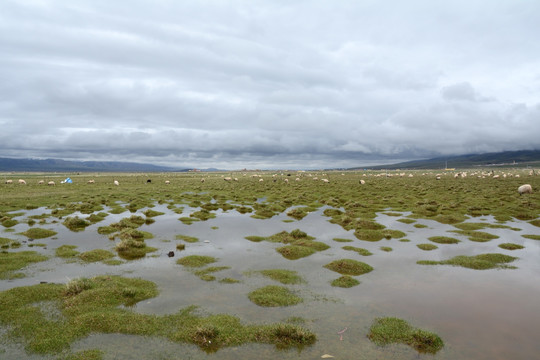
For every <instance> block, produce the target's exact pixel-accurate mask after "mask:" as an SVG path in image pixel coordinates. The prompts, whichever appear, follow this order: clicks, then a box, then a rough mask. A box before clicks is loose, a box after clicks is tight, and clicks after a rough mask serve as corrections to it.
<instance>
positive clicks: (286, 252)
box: [249, 229, 330, 260]
mask: <svg viewBox="0 0 540 360" xmlns="http://www.w3.org/2000/svg"><path fill="white" fill-rule="evenodd" d="M259 239H260V238H259V237H249V240H251V241H259ZM313 239H314V237H312V236H309V235H308V234H306V233H305V232H303V231H301V230H300V229H295V230H293V231H291V232H290V233H288V232H287V231H282V232H280V233H277V234H274V235H272V236H270V237H268V238H264V240H268V241H272V242H279V243H283V244H287V245H286V246H282V247H279V248H277V249H276V251H277V252H279V253H280V254H281V255H282V256H283V257H284V258H286V259H289V260H297V259H300V258H303V257H306V256H309V255H312V254H314V253H315V252H317V251H323V250H326V249H328V248H330V246H328V245H327V244H325V243H322V242H319V241H313Z"/></svg>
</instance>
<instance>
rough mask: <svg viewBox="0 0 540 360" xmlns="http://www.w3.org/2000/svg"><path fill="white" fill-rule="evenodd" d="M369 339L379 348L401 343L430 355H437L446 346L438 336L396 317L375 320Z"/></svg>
mask: <svg viewBox="0 0 540 360" xmlns="http://www.w3.org/2000/svg"><path fill="white" fill-rule="evenodd" d="M368 338H369V339H370V340H371V341H373V342H374V343H375V344H377V345H379V346H384V345H388V344H391V343H400V344H405V345H409V346H411V347H412V348H414V349H415V350H416V351H418V352H420V353H428V354H435V353H437V352H438V351H439V350H441V349H442V348H443V346H444V343H443V341H442V340H441V338H440V337H439V336H438V335H437V334H434V333H432V332H429V331H426V330H422V329H416V328H413V327H412V326H411V325H409V324H408V323H407V322H406V321H405V320H402V319H398V318H394V317H386V318H378V319H375V321H374V323H373V325H371V328H370V329H369V334H368Z"/></svg>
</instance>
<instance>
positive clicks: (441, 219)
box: [0, 172, 540, 359]
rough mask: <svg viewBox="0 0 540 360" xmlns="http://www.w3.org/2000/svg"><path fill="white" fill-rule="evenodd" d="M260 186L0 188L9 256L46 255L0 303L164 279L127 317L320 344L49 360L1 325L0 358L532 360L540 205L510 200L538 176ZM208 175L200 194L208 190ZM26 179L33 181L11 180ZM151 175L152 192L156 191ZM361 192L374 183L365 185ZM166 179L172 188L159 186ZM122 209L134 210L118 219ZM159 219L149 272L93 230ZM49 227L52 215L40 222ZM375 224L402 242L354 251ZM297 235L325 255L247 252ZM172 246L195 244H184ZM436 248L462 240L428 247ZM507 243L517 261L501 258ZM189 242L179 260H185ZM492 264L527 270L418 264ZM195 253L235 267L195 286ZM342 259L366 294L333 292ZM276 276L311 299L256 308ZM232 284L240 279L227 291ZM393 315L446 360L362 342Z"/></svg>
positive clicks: (278, 181) (267, 179) (90, 340)
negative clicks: (209, 318)
mask: <svg viewBox="0 0 540 360" xmlns="http://www.w3.org/2000/svg"><path fill="white" fill-rule="evenodd" d="M259 174H260V175H261V177H252V176H251V175H252V173H247V176H243V174H242V173H238V174H230V175H229V174H225V176H231V177H232V178H233V179H234V177H237V178H238V181H234V180H233V179H231V181H225V180H224V178H223V175H221V174H210V175H208V174H205V175H200V174H196V175H192V174H190V175H187V174H186V175H184V174H182V175H177V174H168V175H157V174H150V175H148V176H143V175H133V176H126V175H118V176H115V177H113V176H96V175H84V176H82V175H80V176H71V177H72V178H73V179H74V181H75V183H74V184H63V185H60V184H58V183H59V180H61V178H60V177H59V178H54V177H53V176H52V175H32V176H30V175H26V176H25V177H24V178H25V179H26V181H27V183H28V185H27V186H24V185H21V186H19V185H2V186H1V187H0V195H1V198H0V199H1V202H0V215H1V216H0V217H2V218H3V219H4V221H6V219H11V220H14V221H15V223H14V222H13V221H11V222H7V223H3V224H5V225H8V226H0V238H3V239H8V240H9V241H11V242H12V243H8V242H7V241H8V240H3V241H4V243H3V246H2V248H3V251H4V252H7V253H15V252H21V251H35V252H36V253H39V254H43V255H46V256H47V260H45V261H41V262H37V263H33V264H30V265H28V266H26V267H24V268H23V269H21V270H17V271H12V272H10V273H8V274H7V275H6V274H4V276H3V279H2V280H0V291H7V290H10V289H14V288H17V287H25V286H32V285H36V284H39V283H41V282H46V283H59V284H66V283H68V282H69V281H70V280H73V279H77V278H83V277H84V278H91V277H94V276H98V275H120V276H123V277H129V278H142V279H145V280H149V281H151V282H154V283H155V284H156V285H157V287H158V290H159V295H158V296H157V297H154V298H150V299H146V300H143V301H141V302H139V303H137V304H136V305H135V306H133V307H132V311H134V312H137V313H141V314H155V315H158V316H165V315H171V314H175V313H177V312H178V311H179V310H180V309H183V308H186V307H188V306H191V305H197V306H198V310H197V311H198V312H199V313H200V314H203V315H209V314H230V315H234V316H236V317H238V318H239V319H240V320H241V321H242V322H244V323H246V324H253V323H256V324H260V323H278V322H284V321H287V320H288V319H289V320H290V319H291V318H294V319H299V320H298V321H299V322H300V323H301V324H302V325H303V326H304V327H306V328H308V329H309V330H311V331H312V332H314V333H315V334H316V336H317V341H316V342H315V344H313V345H311V346H306V347H304V348H297V347H293V348H291V349H288V350H279V349H276V347H275V346H273V345H267V344H253V343H248V344H246V345H242V346H233V347H223V348H221V349H219V350H218V351H217V352H214V353H206V352H204V351H203V350H201V349H200V348H199V346H197V345H193V344H186V343H175V342H172V341H170V340H167V339H166V338H163V337H143V336H134V335H125V334H100V333H93V334H91V335H90V336H87V337H84V338H82V339H80V340H77V341H75V342H74V343H73V344H71V347H70V348H69V349H67V350H64V352H62V353H53V354H47V355H43V354H37V353H34V352H31V351H27V350H26V349H25V343H24V341H23V340H22V339H20V338H17V337H15V338H14V337H12V336H9V335H8V332H9V327H8V326H3V327H0V329H1V332H0V336H1V340H0V341H1V342H2V347H1V350H0V358H2V359H63V358H65V356H68V355H69V353H73V354H75V353H78V352H80V351H83V350H89V349H94V350H95V349H99V350H101V358H102V359H133V358H134V354H136V358H138V359H202V358H204V359H207V358H208V359H209V358H214V359H239V358H241V359H255V358H257V359H274V358H281V359H317V358H321V357H322V356H323V355H332V356H334V357H335V358H336V359H352V358H354V359H389V358H392V359H418V358H426V359H427V358H429V359H533V358H536V357H537V356H538V353H540V343H539V342H538V336H537V334H538V333H540V302H539V301H538V299H539V298H540V283H539V282H538V278H539V275H540V261H539V260H538V259H540V241H539V240H538V238H540V227H539V225H540V224H539V222H538V219H539V213H540V198H539V197H538V194H537V193H533V194H526V195H523V196H519V194H518V193H517V191H516V190H517V187H518V186H519V185H521V184H523V183H530V184H531V185H532V186H533V188H535V189H540V179H538V178H540V177H538V176H530V175H528V172H521V173H519V174H520V178H516V177H514V175H515V174H516V172H514V174H512V175H513V176H512V177H510V176H509V175H508V177H507V178H502V176H501V178H499V179H493V178H492V176H493V174H488V175H485V174H484V178H482V174H478V175H476V174H475V175H469V176H468V177H467V178H459V179H455V178H454V176H453V174H442V179H441V180H435V176H436V174H435V173H430V172H427V173H425V175H422V173H414V177H408V176H404V177H400V176H393V177H386V176H384V177H377V176H376V175H378V174H376V173H372V174H369V173H368V174H366V176H363V173H344V175H342V174H341V173H330V174H322V173H319V174H316V173H313V174H307V173H299V174H297V173H293V174H292V176H287V173H284V174H281V173H276V176H272V175H273V174H272V173H267V174H264V173H259ZM407 174H409V173H407ZM509 174H510V173H509ZM310 175H311V176H310ZM490 175H491V176H490ZM501 175H502V174H501ZM203 176H204V178H205V182H204V183H202V182H201V181H200V179H201V178H202V177H203ZM297 177H298V178H299V180H298V181H295V179H296V178H297ZM314 177H318V180H314V179H313V178H314ZM18 178H23V175H17V176H16V177H13V179H15V180H17V179H18ZM148 178H151V179H152V183H146V180H147V179H148ZM321 178H327V179H329V183H323V182H321V181H320V179H321ZM40 179H45V180H47V181H50V180H51V179H54V180H57V181H56V182H57V185H56V186H55V187H47V186H46V185H37V182H38V181H39V180H40ZM88 179H95V181H96V184H86V182H87V180H88ZM113 179H118V180H119V181H120V186H117V187H116V186H114V185H112V181H113ZM260 179H263V181H262V182H261V181H259V180H260ZM284 179H287V180H289V181H288V182H285V181H284ZM360 179H365V181H366V184H364V185H360V183H359V180H360ZM166 180H168V181H170V182H171V184H169V185H165V181H166ZM274 180H275V181H274ZM47 181H46V182H47ZM46 182H45V183H46ZM211 204H217V205H219V206H222V205H223V204H229V205H230V206H224V207H225V209H227V210H224V209H223V207H222V208H216V207H212V206H211ZM201 206H203V208H204V207H206V208H207V209H210V210H209V213H211V214H214V215H215V217H213V218H209V219H207V220H204V221H195V222H193V223H191V224H190V223H189V222H187V221H186V220H185V219H184V221H181V220H179V219H180V218H185V217H187V218H189V217H190V215H191V214H194V213H196V212H198V211H200V210H201ZM261 206H262V209H261ZM120 207H123V208H124V210H125V211H124V212H122V213H118V212H119V210H118V209H119V208H120ZM306 207H308V208H309V210H305V214H302V216H304V217H303V218H301V217H302V216H299V217H297V218H293V217H291V216H289V215H287V214H288V213H289V214H294V212H291V210H293V209H298V208H300V209H302V208H306ZM128 209H129V211H128ZM149 209H151V210H153V211H157V212H161V213H163V214H162V215H157V216H154V217H152V219H154V220H155V221H154V222H153V223H148V224H143V225H141V226H140V227H139V228H138V230H141V231H145V232H149V233H151V234H152V235H153V238H151V239H147V240H146V241H145V244H146V245H147V246H148V247H152V248H156V249H157V250H156V251H154V252H150V253H147V254H146V256H144V257H142V258H140V259H135V260H125V259H123V258H121V257H120V256H118V254H117V252H116V246H117V244H118V243H119V241H120V240H119V239H118V238H115V239H113V240H111V239H110V235H105V234H99V233H98V229H99V228H100V227H104V226H108V225H111V224H114V223H118V222H119V221H121V220H122V219H125V218H129V217H131V216H133V215H136V216H141V217H142V218H147V217H146V215H145V213H146V212H147V210H149ZM269 209H270V214H269V213H268V210H269ZM257 210H258V212H257ZM262 210H267V212H264V211H262ZM246 211H251V212H246ZM336 211H338V212H336ZM53 213H54V214H53ZM98 213H106V214H108V215H107V216H106V217H104V219H103V220H101V221H99V222H97V223H95V224H92V225H89V226H87V227H86V228H85V229H84V230H82V231H71V230H69V229H68V228H67V227H66V226H65V225H64V224H63V222H64V221H65V219H66V218H67V217H75V216H78V217H80V218H87V217H89V216H90V215H91V214H98ZM43 214H45V215H46V216H40V215H43ZM256 214H258V216H257V215H256ZM256 217H258V218H256ZM191 218H193V216H191ZM299 218H301V219H299ZM31 219H32V220H33V221H30V224H29V220H31ZM33 222H35V223H33ZM468 223H474V224H478V223H479V224H483V225H480V226H479V225H474V226H473V227H475V228H476V229H477V231H480V232H482V233H487V234H491V235H494V236H492V237H493V239H489V237H487V239H486V238H484V239H482V241H479V240H478V238H474V237H471V234H464V233H456V232H454V231H456V230H463V229H469V228H468V227H467V225H463V224H468ZM366 224H367V225H366ZM373 224H376V226H375V227H378V228H380V229H379V230H380V231H382V229H383V228H384V229H386V230H396V231H397V232H396V233H394V236H385V237H383V238H382V239H381V240H377V241H366V240H360V239H359V238H362V237H363V235H362V231H364V230H365V229H366V226H367V227H370V226H373ZM487 225H490V226H491V227H489V226H487ZM30 228H42V229H49V230H53V231H55V232H56V234H55V235H53V236H50V237H46V238H43V239H30V238H29V237H28V236H25V235H22V234H21V233H22V232H25V231H27V230H28V229H30ZM295 229H300V230H301V231H303V232H305V233H306V234H307V235H309V236H312V237H314V238H315V239H314V241H317V242H321V243H324V244H326V245H328V246H329V248H328V249H326V250H322V251H316V252H315V253H313V254H312V255H310V256H306V257H303V258H299V259H297V260H289V259H286V258H285V257H283V256H282V255H281V254H280V253H278V252H277V251H276V249H277V248H280V247H282V246H283V245H284V244H281V243H276V242H271V241H260V242H255V241H250V240H247V239H246V237H249V236H259V237H269V236H271V235H274V234H277V233H279V232H282V231H287V232H292V231H293V230H295ZM355 233H356V235H355ZM370 234H371V233H370ZM178 235H183V236H190V237H194V238H196V239H197V240H198V241H196V242H188V241H185V240H182V239H180V238H179V237H177V236H178ZM524 235H525V236H524ZM435 236H445V237H451V238H453V239H457V240H458V241H459V242H457V243H437V242H434V241H432V240H429V239H430V238H433V237H435ZM336 239H337V240H339V241H336ZM345 240H349V241H348V242H346V241H345ZM372 240H373V239H372ZM13 243H18V244H19V246H13ZM505 243H511V244H517V245H521V246H523V248H521V249H517V250H506V249H503V248H501V247H499V245H500V244H505ZM179 244H180V245H181V244H184V245H185V249H184V250H177V245H179ZM419 244H432V245H435V246H436V247H437V248H436V249H433V250H430V251H426V250H422V249H420V248H419V247H417V245H419ZM63 245H73V246H76V248H74V250H76V251H78V252H80V253H83V252H87V251H90V250H95V249H104V250H108V251H110V252H111V253H112V254H114V258H113V259H112V260H119V261H117V262H112V263H105V262H102V261H97V262H91V263H88V262H84V261H81V260H80V259H78V258H77V257H74V258H62V257H59V256H57V254H56V249H58V248H59V247H61V246H63ZM344 246H352V247H355V248H362V249H365V250H367V251H369V253H371V255H368V256H363V255H361V254H360V253H357V252H355V251H350V250H345V249H343V247H344ZM170 251H174V253H175V254H174V257H169V256H168V253H169V252H170ZM485 253H499V254H505V255H510V256H513V257H517V259H516V260H515V261H513V262H511V263H508V264H506V265H507V266H512V267H515V268H494V269H487V270H474V269H470V268H465V267H458V266H451V265H420V264H417V261H419V260H434V261H441V260H448V259H451V258H453V257H455V256H459V255H467V256H472V255H478V254H485ZM189 255H203V256H211V257H214V258H216V259H217V262H215V263H213V264H211V266H223V267H226V268H225V269H223V270H221V271H217V272H214V273H212V275H213V276H215V280H213V281H205V280H203V279H201V277H200V276H197V275H196V274H195V273H194V271H196V270H193V269H190V268H187V267H184V266H182V265H179V264H177V260H178V259H180V258H183V257H186V256H189ZM338 259H354V260H358V261H361V262H364V263H366V264H369V265H370V266H371V267H373V269H374V270H373V271H371V272H369V273H366V274H363V275H358V276H353V277H354V278H355V279H357V280H359V281H360V284H359V285H357V286H354V287H351V288H340V287H334V286H332V285H331V284H330V283H331V282H332V281H333V280H335V279H336V278H338V277H339V276H340V274H338V273H336V272H334V271H331V270H329V269H327V268H325V267H324V265H326V264H328V263H330V262H332V261H334V260H338ZM109 260H110V259H109ZM267 269H286V270H292V271H295V272H296V273H297V274H298V275H299V276H301V277H302V278H303V280H304V281H303V282H302V283H300V284H293V285H283V286H285V287H287V288H288V289H290V290H292V291H293V292H294V293H295V294H296V295H297V296H300V297H301V298H302V299H303V302H302V303H300V304H297V305H294V306H280V307H262V306H259V305H256V304H255V303H253V302H252V301H250V299H249V298H248V294H249V293H250V292H252V291H254V290H255V289H258V288H261V287H263V286H266V285H282V284H280V283H278V282H277V281H274V280H272V279H270V278H267V277H263V276H262V275H261V274H258V273H256V271H257V270H267ZM15 274H17V275H15ZM22 276H24V277H22ZM223 279H234V280H236V281H238V282H234V283H225V282H222V281H220V280H223ZM42 311H45V312H46V311H47V308H46V307H45V308H44V309H42ZM50 311H55V310H54V309H51V310H50ZM387 316H391V317H397V318H401V319H404V320H406V321H407V322H409V323H410V324H411V325H412V326H414V327H418V328H421V329H425V330H429V331H432V332H434V333H436V334H437V335H439V336H440V337H441V339H442V340H443V341H444V347H443V348H442V350H440V351H438V352H437V353H436V354H422V353H418V352H417V351H416V350H414V349H413V348H411V347H409V346H406V345H403V344H391V345H387V346H378V345H375V344H374V343H372V342H371V341H370V340H369V339H368V337H367V334H368V333H369V329H370V326H371V325H372V323H373V321H374V320H375V319H376V318H379V317H387ZM345 328H346V329H347V330H346V331H344V332H343V331H342V330H344V329H345ZM338 332H342V333H341V334H338Z"/></svg>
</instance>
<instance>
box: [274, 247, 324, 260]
mask: <svg viewBox="0 0 540 360" xmlns="http://www.w3.org/2000/svg"><path fill="white" fill-rule="evenodd" d="M276 251H277V252H278V253H280V254H281V255H282V256H283V257H284V258H285V259H289V260H298V259H301V258H303V257H306V256H310V255H313V254H315V253H316V252H317V251H316V250H315V249H312V248H309V247H306V246H297V245H287V246H282V247H279V248H277V249H276Z"/></svg>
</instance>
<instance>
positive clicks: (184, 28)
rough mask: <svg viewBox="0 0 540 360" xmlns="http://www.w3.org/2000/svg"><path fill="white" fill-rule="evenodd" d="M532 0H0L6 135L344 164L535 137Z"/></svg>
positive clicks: (110, 148)
mask: <svg viewBox="0 0 540 360" xmlns="http://www.w3.org/2000/svg"><path fill="white" fill-rule="evenodd" d="M538 14H540V2H538V1H536V0H523V1H519V2H516V1H513V0H502V1H497V2H493V1H488V0H476V1H470V0H468V1H461V0H459V1H453V2H446V3H438V2H433V1H427V0H425V1H424V0H413V1H407V2H403V1H398V0H394V1H388V0H387V1H384V0H383V1H361V2H359V1H352V0H351V1H339V2H338V1H317V0H315V1H279V0H278V1H166V0H160V1H100V0H92V1H90V0H88V1H83V0H81V1H73V2H71V1H70V2H66V1H59V0H58V1H53V0H33V1H12V0H6V1H3V2H2V4H0V52H1V53H2V56H1V57H0V77H1V79H2V81H1V82H0V127H1V129H2V131H0V153H1V154H2V156H5V157H7V156H9V157H55V158H64V159H81V160H122V161H138V162H150V163H155V164H160V165H171V166H179V167H183V166H187V167H200V168H204V167H219V168H227V169H234V168H244V167H248V168H323V167H353V166H362V165H370V164H376V163H388V162H394V161H401V160H408V159H415V158H422V157H431V156H438V155H450V154H464V153H476V152H491V151H503V150H519V149H533V148H540V136H539V134H540V100H539V99H540V42H538V25H537V24H538V21H540V19H539V16H538Z"/></svg>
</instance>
